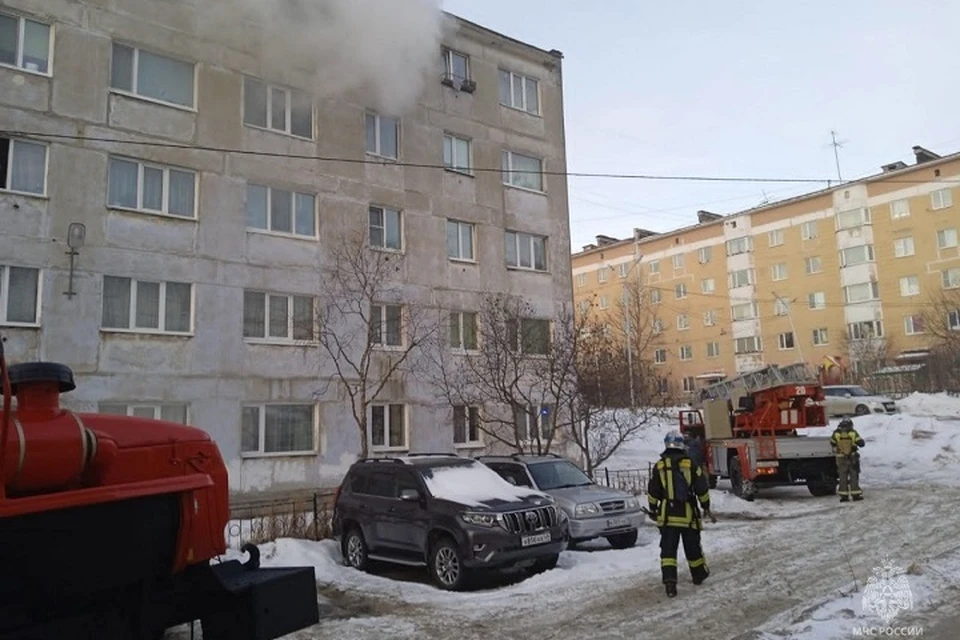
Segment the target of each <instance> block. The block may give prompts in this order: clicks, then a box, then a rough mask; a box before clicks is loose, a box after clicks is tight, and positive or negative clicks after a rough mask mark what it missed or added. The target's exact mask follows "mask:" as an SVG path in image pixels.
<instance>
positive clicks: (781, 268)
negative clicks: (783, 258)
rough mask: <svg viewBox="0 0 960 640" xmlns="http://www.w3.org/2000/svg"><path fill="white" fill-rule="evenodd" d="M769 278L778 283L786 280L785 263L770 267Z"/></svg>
mask: <svg viewBox="0 0 960 640" xmlns="http://www.w3.org/2000/svg"><path fill="white" fill-rule="evenodd" d="M770 278H771V279H772V280H773V281H774V282H779V281H780V280H786V279H787V263H786V262H778V263H777V264H775V265H773V266H772V267H770Z"/></svg>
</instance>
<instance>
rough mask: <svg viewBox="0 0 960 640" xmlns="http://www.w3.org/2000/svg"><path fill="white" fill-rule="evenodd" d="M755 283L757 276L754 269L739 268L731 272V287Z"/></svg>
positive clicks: (728, 284)
mask: <svg viewBox="0 0 960 640" xmlns="http://www.w3.org/2000/svg"><path fill="white" fill-rule="evenodd" d="M755 283H756V276H754V273H753V269H739V270H737V271H731V272H730V275H729V281H728V282H727V286H729V287H730V288H731V289H737V288H739V287H748V286H750V285H752V284H755Z"/></svg>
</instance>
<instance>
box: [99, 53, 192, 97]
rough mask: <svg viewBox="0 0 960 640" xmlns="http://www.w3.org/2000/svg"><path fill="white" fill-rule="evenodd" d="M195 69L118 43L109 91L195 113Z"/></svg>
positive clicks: (171, 58) (168, 57)
mask: <svg viewBox="0 0 960 640" xmlns="http://www.w3.org/2000/svg"><path fill="white" fill-rule="evenodd" d="M195 75H196V66H195V65H194V64H193V63H192V62H186V61H184V60H180V59H177V58H173V57H170V56H165V55H162V54H159V53H154V52H152V51H146V50H144V49H140V48H137V47H131V46H127V45H124V44H120V43H118V42H114V43H113V53H112V56H111V60H110V88H111V89H113V90H114V91H121V92H124V93H128V94H131V95H134V96H138V97H141V98H147V99H150V100H157V101H159V102H165V103H168V104H173V105H178V106H181V107H187V108H190V109H193V108H194V106H195V95H194V94H195V82H196V78H195Z"/></svg>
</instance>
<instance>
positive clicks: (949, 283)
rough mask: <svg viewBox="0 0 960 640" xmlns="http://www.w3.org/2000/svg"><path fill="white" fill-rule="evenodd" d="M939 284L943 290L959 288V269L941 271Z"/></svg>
mask: <svg viewBox="0 0 960 640" xmlns="http://www.w3.org/2000/svg"><path fill="white" fill-rule="evenodd" d="M940 282H941V284H942V286H943V288H944V289H957V288H960V267H953V268H951V269H944V270H943V271H941V272H940Z"/></svg>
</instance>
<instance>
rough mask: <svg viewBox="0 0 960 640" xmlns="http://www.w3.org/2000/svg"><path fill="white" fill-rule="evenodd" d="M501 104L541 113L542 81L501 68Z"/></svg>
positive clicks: (536, 113)
mask: <svg viewBox="0 0 960 640" xmlns="http://www.w3.org/2000/svg"><path fill="white" fill-rule="evenodd" d="M500 104H502V105H504V106H506V107H513V108H514V109H520V110H521V111H526V112H527V113H532V114H533V115H535V116H536V115H540V83H539V82H538V81H537V80H535V79H533V78H530V77H528V76H522V75H520V74H519V73H513V72H512V71H505V70H503V69H501V70H500Z"/></svg>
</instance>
